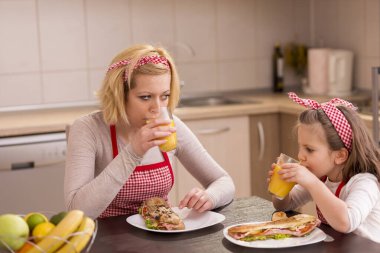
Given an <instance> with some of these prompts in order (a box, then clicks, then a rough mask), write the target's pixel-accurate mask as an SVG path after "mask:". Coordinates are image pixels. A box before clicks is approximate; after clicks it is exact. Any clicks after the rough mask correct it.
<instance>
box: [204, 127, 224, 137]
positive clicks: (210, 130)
mask: <svg viewBox="0 0 380 253" xmlns="http://www.w3.org/2000/svg"><path fill="white" fill-rule="evenodd" d="M228 131H230V128H229V127H223V128H208V129H202V130H199V131H197V133H198V134H203V135H209V134H220V133H223V132H228Z"/></svg>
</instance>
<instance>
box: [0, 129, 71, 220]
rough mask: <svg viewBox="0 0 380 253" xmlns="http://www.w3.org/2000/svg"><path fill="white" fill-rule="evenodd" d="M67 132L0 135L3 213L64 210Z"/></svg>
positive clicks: (0, 183) (0, 191) (0, 189)
mask: <svg viewBox="0 0 380 253" xmlns="http://www.w3.org/2000/svg"><path fill="white" fill-rule="evenodd" d="M65 156H66V134H65V132H57V133H47V134H34V135H25V136H15V137H3V138H0V214H1V213H19V214H26V213H29V212H37V211H40V212H45V213H50V212H51V213H56V212H58V211H63V210H65V205H64V198H63V178H64V170H65Z"/></svg>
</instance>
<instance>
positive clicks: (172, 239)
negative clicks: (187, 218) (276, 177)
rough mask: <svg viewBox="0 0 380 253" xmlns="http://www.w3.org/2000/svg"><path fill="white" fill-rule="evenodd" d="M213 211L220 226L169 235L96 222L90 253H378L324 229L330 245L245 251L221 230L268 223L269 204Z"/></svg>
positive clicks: (244, 203) (117, 220)
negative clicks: (222, 219)
mask: <svg viewBox="0 0 380 253" xmlns="http://www.w3.org/2000/svg"><path fill="white" fill-rule="evenodd" d="M215 211H217V212H219V213H221V214H223V215H225V216H226V219H225V220H224V221H223V222H222V223H220V224H216V225H214V226H211V227H207V228H204V229H200V230H196V231H192V232H186V233H171V234H168V233H155V232H149V231H145V230H141V229H139V228H135V227H133V226H131V225H130V224H128V223H127V222H126V218H127V217H126V216H118V217H111V218H106V219H99V220H98V233H97V236H96V239H95V242H94V244H93V245H92V248H91V251H90V252H92V253H97V252H99V253H100V252H102V253H103V252H107V253H108V252H125V253H128V252H165V253H170V252H181V253H185V252H207V253H211V252H218V253H219V252H281V253H286V252H293V253H296V252H307V253H313V252H318V253H320V252H325V253H328V252H345V253H350V252H352V253H354V252H355V253H357V252H365V253H370V252H380V244H377V243H375V242H372V241H370V240H367V239H365V238H362V237H360V236H357V235H355V234H353V233H351V234H342V233H339V232H336V231H334V230H333V229H332V228H331V227H328V226H326V225H322V226H321V227H320V228H321V229H322V230H323V231H325V232H326V233H327V234H329V235H330V236H332V237H333V238H334V241H333V242H319V243H315V244H311V245H305V246H298V247H291V248H282V249H257V248H246V247H242V246H239V245H235V244H233V243H231V242H230V241H228V240H227V239H226V238H224V236H223V229H224V228H225V227H227V226H229V225H233V224H237V223H244V222H252V221H266V220H269V219H270V218H271V214H272V212H273V211H274V209H273V207H272V203H271V202H269V201H267V200H264V199H261V198H259V197H255V196H253V197H249V198H241V199H237V200H235V201H233V202H232V203H231V204H230V205H228V206H226V207H224V208H222V209H219V210H215Z"/></svg>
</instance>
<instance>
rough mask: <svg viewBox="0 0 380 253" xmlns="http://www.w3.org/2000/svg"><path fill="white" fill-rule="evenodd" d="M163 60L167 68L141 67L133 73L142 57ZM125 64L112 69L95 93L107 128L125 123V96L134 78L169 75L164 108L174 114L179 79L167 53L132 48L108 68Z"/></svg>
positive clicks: (156, 66)
mask: <svg viewBox="0 0 380 253" xmlns="http://www.w3.org/2000/svg"><path fill="white" fill-rule="evenodd" d="M153 55H155V56H163V57H165V58H166V59H167V60H168V63H169V66H170V68H169V69H168V68H167V66H165V65H164V64H152V63H148V64H144V65H142V66H139V67H138V68H136V69H135V65H136V63H137V62H138V61H139V59H141V58H143V57H146V56H153ZM123 60H128V61H129V63H128V64H127V65H124V66H120V67H118V68H114V69H112V70H110V71H108V72H107V73H106V76H105V78H104V80H103V84H102V87H101V88H100V90H99V92H98V97H99V99H100V102H101V107H102V110H103V117H104V120H105V122H106V123H107V124H116V123H117V122H119V121H124V122H126V123H128V117H127V115H126V110H125V105H126V98H127V96H128V92H129V91H130V90H131V89H133V88H134V87H135V86H136V83H135V76H136V75H137V74H148V75H162V74H165V73H170V74H171V80H170V97H169V103H168V107H169V109H170V111H171V112H173V111H174V109H175V107H176V106H177V104H178V101H179V92H180V89H179V77H178V72H177V69H176V67H175V64H174V60H173V59H172V57H171V56H170V55H169V53H168V52H167V51H166V50H165V49H164V48H160V47H154V46H152V45H135V46H132V47H130V48H127V49H125V50H123V51H122V52H120V53H119V54H118V55H116V57H115V58H113V60H112V61H111V64H110V65H112V64H114V63H117V62H120V61H123ZM126 71H127V73H128V79H127V80H126V81H125V80H124V76H125V73H126Z"/></svg>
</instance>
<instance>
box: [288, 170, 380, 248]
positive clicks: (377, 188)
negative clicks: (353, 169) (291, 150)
mask: <svg viewBox="0 0 380 253" xmlns="http://www.w3.org/2000/svg"><path fill="white" fill-rule="evenodd" d="M339 184H340V182H331V181H329V180H328V179H327V180H326V182H325V185H326V186H327V187H328V188H329V189H330V191H331V192H333V193H335V191H336V189H337V188H338V185H339ZM289 196H290V198H291V205H290V206H289V207H288V209H289V210H294V209H296V208H298V207H300V206H302V205H304V204H306V203H307V202H309V201H311V200H312V199H311V196H310V194H309V193H308V191H307V190H306V189H305V188H303V187H302V186H300V185H296V186H295V187H294V188H293V190H292V191H291V192H290V194H289ZM339 198H340V199H342V200H343V201H344V202H346V204H347V207H348V217H349V220H350V229H349V231H348V232H353V233H355V234H358V235H361V236H363V237H366V238H368V239H370V240H372V241H375V242H378V243H380V236H379V235H380V184H379V182H378V180H377V178H376V177H375V176H374V175H372V174H370V173H360V174H357V175H355V176H353V177H352V178H351V179H350V180H349V181H348V182H347V184H345V185H344V186H343V188H342V190H341V192H340V196H339Z"/></svg>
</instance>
